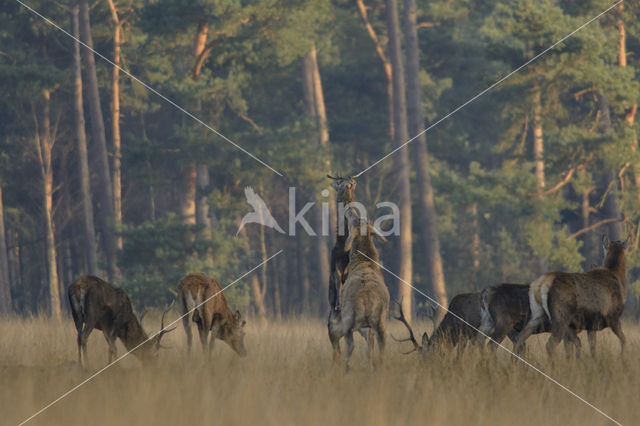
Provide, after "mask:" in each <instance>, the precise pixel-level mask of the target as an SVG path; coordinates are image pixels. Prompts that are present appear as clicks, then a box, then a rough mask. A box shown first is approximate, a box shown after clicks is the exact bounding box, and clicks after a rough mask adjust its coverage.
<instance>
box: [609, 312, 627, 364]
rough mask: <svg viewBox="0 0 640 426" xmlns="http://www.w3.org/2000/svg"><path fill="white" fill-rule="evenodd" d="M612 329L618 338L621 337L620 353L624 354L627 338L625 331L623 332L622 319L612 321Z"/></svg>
mask: <svg viewBox="0 0 640 426" xmlns="http://www.w3.org/2000/svg"><path fill="white" fill-rule="evenodd" d="M610 327H611V331H613V332H614V334H615V335H616V336H618V339H620V355H623V354H624V347H625V344H626V343H627V338H626V337H624V333H623V332H622V326H621V325H620V319H617V320H615V321H612V322H611V325H610Z"/></svg>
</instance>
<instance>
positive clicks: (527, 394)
mask: <svg viewBox="0 0 640 426" xmlns="http://www.w3.org/2000/svg"><path fill="white" fill-rule="evenodd" d="M145 324H146V326H147V328H151V326H152V325H154V326H155V327H157V324H158V322H157V321H154V320H153V319H145ZM425 327H426V326H421V325H417V326H416V327H415V328H416V329H424V328H425ZM390 328H391V329H392V331H393V330H395V331H394V334H396V335H401V334H402V332H403V330H401V328H399V327H398V324H391V327H390ZM426 328H428V329H429V330H430V329H431V326H430V325H429V326H428V327H426ZM624 330H625V332H626V334H627V337H628V340H629V345H628V351H627V353H626V355H625V358H624V359H622V360H621V359H620V357H619V355H618V352H619V346H618V342H617V341H616V339H615V337H614V336H613V334H612V333H611V332H610V331H604V332H601V333H599V335H598V338H599V344H600V345H599V352H598V355H597V357H596V358H595V359H593V358H591V357H590V356H589V355H588V353H584V354H583V357H582V358H581V359H579V360H570V361H569V360H566V359H565V357H564V352H563V350H559V351H558V353H557V354H556V355H557V357H556V360H555V362H554V363H553V364H551V363H550V362H549V361H548V360H547V358H546V354H545V353H544V350H543V349H544V348H543V344H544V342H545V341H546V337H535V336H534V337H532V338H531V339H530V340H529V352H528V354H527V358H528V359H530V360H531V361H532V362H533V363H534V364H535V365H537V366H539V367H540V368H541V369H543V370H544V371H546V372H548V373H549V374H550V375H552V376H553V377H555V378H556V379H557V380H558V381H560V382H561V383H563V384H564V385H566V386H567V387H569V388H570V389H572V390H574V391H575V392H576V393H577V394H579V395H581V396H583V397H585V398H586V399H587V400H588V401H590V402H592V403H593V404H594V405H595V406H597V407H599V408H600V409H602V410H603V411H605V412H606V413H608V414H610V415H612V416H613V417H614V418H615V419H617V420H619V421H620V422H622V423H623V424H637V422H638V419H640V404H638V391H640V362H639V361H640V328H639V327H638V326H637V325H632V324H625V327H624ZM581 338H582V339H583V341H585V349H586V338H585V337H584V336H581ZM75 339H76V336H75V329H74V327H73V325H72V322H71V321H70V320H65V321H63V322H61V323H55V322H51V321H50V320H48V319H45V318H33V319H27V320H19V319H10V320H0V381H1V383H0V413H2V414H1V418H2V419H1V422H2V424H17V423H19V422H20V421H22V420H25V419H26V418H27V417H29V416H30V415H31V414H33V413H34V412H36V411H37V410H38V409H40V408H42V407H43V406H44V405H46V404H47V403H49V402H51V401H52V400H53V399H55V398H57V397H58V396H60V395H61V394H63V393H64V392H66V391H67V390H69V389H70V388H72V387H73V386H74V385H76V384H78V383H80V382H81V381H82V380H83V379H84V378H86V377H87V376H89V375H90V374H91V372H86V371H82V370H81V369H80V368H79V367H78V366H77V365H76V347H75ZM166 340H167V342H166V343H167V344H169V345H171V346H172V347H173V348H172V349H169V350H165V351H163V352H162V354H161V356H160V357H159V359H158V360H157V362H156V363H155V365H152V366H149V367H144V368H143V367H142V366H141V365H140V364H139V363H138V361H137V360H136V359H135V357H133V356H129V357H127V358H125V359H124V360H123V361H121V362H120V363H118V364H116V365H114V366H113V367H111V368H109V369H108V370H106V371H105V372H104V373H102V374H100V375H99V376H97V377H96V378H95V379H94V380H92V381H90V382H89V383H87V384H86V385H84V386H83V387H81V388H80V389H78V390H77V391H75V392H73V393H72V394H70V395H69V396H68V397H66V398H65V399H63V400H61V401H60V402H58V403H57V404H56V405H54V406H53V407H51V408H50V409H48V410H47V411H45V412H44V413H42V414H41V415H40V416H38V417H37V418H35V419H34V420H33V421H32V422H30V424H34V425H35V424H42V425H55V424H60V425H62V424H65V425H75V424H78V425H91V426H97V425H116V424H129V425H142V424H153V425H183V424H218V425H220V424H233V425H236V424H252V425H258V424H260V425H262V424H266V425H282V424H287V425H288V424H296V425H297V424H305V425H306V424H311V425H313V424H322V425H326V424H332V425H339V424H345V425H346V424H371V425H386V424H411V423H413V424H440V425H444V424H447V425H449V424H454V425H463V424H464V425H468V424H473V425H493V424H518V425H519V426H524V425H529V424H530V425H540V424H545V425H548V424H563V425H564V424H566V425H582V424H590V425H591V424H596V425H597V424H608V423H609V422H608V421H607V420H606V418H605V417H603V416H602V415H600V414H598V413H597V412H596V411H594V410H593V409H592V408H590V407H589V406H587V405H585V404H584V403H583V402H581V401H579V400H578V399H576V398H575V397H573V396H571V395H570V394H568V393H567V392H565V391H564V390H562V389H560V388H559V387H558V386H556V385H555V384H552V383H551V382H549V381H548V380H546V379H545V378H543V377H542V376H541V375H540V374H538V373H536V372H535V371H533V370H532V369H531V368H529V367H526V366H525V365H523V364H522V363H520V362H517V361H515V362H514V361H513V360H512V359H511V358H510V357H509V356H508V355H507V354H506V353H504V352H502V351H499V352H500V353H498V354H497V355H496V356H491V355H489V354H488V353H487V352H486V351H479V350H473V349H472V350H467V351H466V352H465V353H464V354H463V355H462V356H461V357H459V358H458V357H456V353H455V352H453V353H448V354H442V355H437V356H433V357H432V358H431V359H429V360H427V362H420V360H419V359H418V357H417V356H416V355H415V354H412V355H402V354H400V353H399V352H398V351H399V350H400V349H401V345H400V344H398V343H396V342H393V341H392V340H391V339H389V343H388V346H387V352H386V357H385V363H384V365H383V366H382V367H380V368H378V369H377V370H376V371H373V372H372V371H369V369H368V368H367V363H366V359H365V353H364V341H363V340H362V339H361V338H360V337H359V336H357V337H356V351H355V353H354V359H353V364H352V365H353V368H352V370H351V371H350V372H349V373H345V372H344V370H343V369H342V367H341V366H333V365H332V362H331V352H330V345H329V341H328V338H327V334H326V327H325V325H324V324H323V323H322V322H321V321H315V320H314V321H311V320H300V321H293V320H292V321H288V322H284V323H269V324H264V325H258V324H255V323H253V322H249V324H248V325H247V336H246V345H247V349H248V351H249V356H248V357H247V358H244V359H240V358H238V357H236V356H235V354H234V353H233V352H232V351H231V350H230V349H229V347H227V346H226V345H225V344H224V343H222V342H217V343H216V348H215V350H214V354H213V356H212V357H211V359H210V360H207V359H206V358H205V357H204V356H203V355H202V353H201V350H200V347H199V343H198V346H196V347H194V349H195V350H194V351H193V353H192V355H191V356H188V355H187V354H186V351H185V348H186V341H185V335H184V332H183V331H182V326H180V327H179V328H178V330H176V331H175V332H173V333H171V334H169V335H168V336H167V339H166ZM405 345H406V344H405ZM507 346H508V347H509V348H510V347H511V344H510V343H509V344H507ZM402 348H403V349H407V348H406V346H402ZM587 352H588V351H587ZM123 353H124V349H123V348H122V346H119V354H123ZM89 356H90V364H91V368H92V369H93V371H97V370H98V369H99V368H101V367H103V366H104V365H105V364H106V360H107V346H106V343H105V341H104V338H103V336H102V333H101V332H99V331H98V332H94V333H93V334H92V335H91V337H90V339H89Z"/></svg>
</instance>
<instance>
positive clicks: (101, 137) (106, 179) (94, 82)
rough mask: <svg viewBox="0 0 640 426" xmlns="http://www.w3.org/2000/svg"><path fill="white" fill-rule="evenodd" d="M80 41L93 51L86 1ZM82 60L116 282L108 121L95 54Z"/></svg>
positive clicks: (103, 228) (104, 228)
mask: <svg viewBox="0 0 640 426" xmlns="http://www.w3.org/2000/svg"><path fill="white" fill-rule="evenodd" d="M79 21H80V39H81V40H82V41H83V42H84V43H85V44H86V45H87V46H89V47H90V48H93V38H92V37H91V23H90V19H89V5H88V4H87V2H86V0H83V1H80V16H79ZM81 51H82V59H83V62H84V66H85V70H86V73H87V92H88V100H89V112H90V115H91V133H92V135H93V143H94V145H95V146H94V153H95V155H96V157H97V160H98V161H97V164H98V181H99V187H100V190H99V191H98V193H99V194H100V208H99V209H98V217H99V218H100V228H101V232H102V241H103V247H104V252H105V256H106V258H107V275H108V277H109V280H112V279H113V278H114V277H115V275H116V274H117V264H116V262H117V259H116V238H115V234H114V226H115V221H114V208H113V189H112V186H111V173H110V170H109V157H108V154H107V141H106V137H105V132H104V120H103V117H102V110H101V109H100V93H99V91H98V75H97V73H96V62H95V58H94V56H93V52H92V51H91V50H89V49H87V48H84V49H81Z"/></svg>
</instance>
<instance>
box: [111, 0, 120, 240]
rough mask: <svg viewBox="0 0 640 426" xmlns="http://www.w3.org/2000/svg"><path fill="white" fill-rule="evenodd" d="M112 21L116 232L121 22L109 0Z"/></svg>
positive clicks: (116, 214)
mask: <svg viewBox="0 0 640 426" xmlns="http://www.w3.org/2000/svg"><path fill="white" fill-rule="evenodd" d="M109 9H110V10H111V18H112V20H113V24H114V28H113V63H114V64H115V66H113V67H111V133H112V137H113V209H114V220H115V227H116V231H118V232H120V231H121V230H122V177H121V165H120V162H121V153H120V144H121V141H120V62H121V60H120V45H121V40H120V38H121V33H122V22H121V21H120V18H119V17H118V11H117V10H116V7H115V4H114V3H113V0H109ZM116 245H117V246H118V248H119V249H121V248H122V236H120V235H118V236H117V237H116Z"/></svg>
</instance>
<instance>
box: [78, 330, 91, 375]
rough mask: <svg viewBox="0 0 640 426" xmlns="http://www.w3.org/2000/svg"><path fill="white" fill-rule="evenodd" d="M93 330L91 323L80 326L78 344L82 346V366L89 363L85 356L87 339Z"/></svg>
mask: <svg viewBox="0 0 640 426" xmlns="http://www.w3.org/2000/svg"><path fill="white" fill-rule="evenodd" d="M92 331H93V324H89V323H85V324H84V327H83V328H82V332H81V333H80V342H79V343H80V346H81V347H82V355H83V358H84V367H86V366H87V365H88V363H89V360H88V358H87V341H88V340H89V335H90V334H91V332H92Z"/></svg>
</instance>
